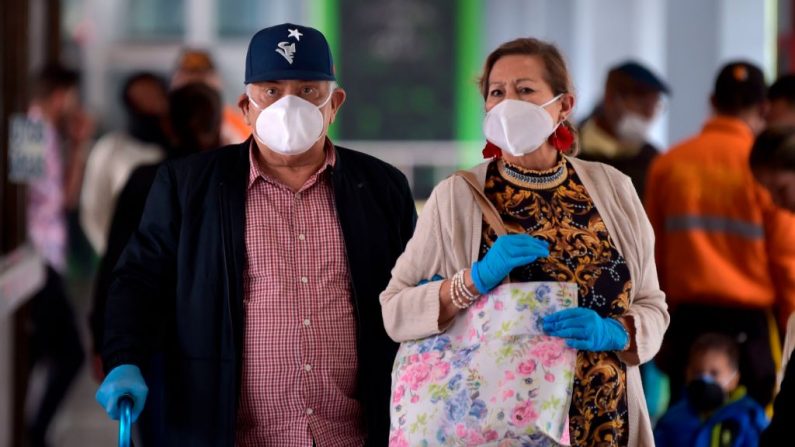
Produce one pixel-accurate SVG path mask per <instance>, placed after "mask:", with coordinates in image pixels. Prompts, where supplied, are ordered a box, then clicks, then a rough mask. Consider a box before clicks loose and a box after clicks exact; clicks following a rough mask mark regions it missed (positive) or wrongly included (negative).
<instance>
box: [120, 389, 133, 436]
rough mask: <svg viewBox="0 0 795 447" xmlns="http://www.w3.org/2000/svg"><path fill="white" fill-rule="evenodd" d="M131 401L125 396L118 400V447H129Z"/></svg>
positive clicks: (128, 396) (129, 397) (127, 395)
mask: <svg viewBox="0 0 795 447" xmlns="http://www.w3.org/2000/svg"><path fill="white" fill-rule="evenodd" d="M133 403H134V402H133V399H132V396H130V395H129V394H125V395H124V396H122V397H121V398H120V399H119V413H120V417H119V447H130V446H131V445H132V442H131V441H130V438H131V435H132V408H133Z"/></svg>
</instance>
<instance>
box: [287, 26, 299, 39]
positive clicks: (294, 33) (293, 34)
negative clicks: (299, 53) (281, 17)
mask: <svg viewBox="0 0 795 447" xmlns="http://www.w3.org/2000/svg"><path fill="white" fill-rule="evenodd" d="M287 31H288V33H287V38H288V39H289V38H291V37H295V40H297V41H299V42H300V41H301V36H303V34H301V33H300V32H299V31H298V28H296V29H290V28H287Z"/></svg>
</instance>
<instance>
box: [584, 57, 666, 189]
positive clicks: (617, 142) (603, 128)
mask: <svg viewBox="0 0 795 447" xmlns="http://www.w3.org/2000/svg"><path fill="white" fill-rule="evenodd" d="M667 94H670V90H669V89H668V86H667V85H665V83H664V82H663V81H662V80H660V79H659V78H658V77H657V76H655V75H654V73H652V72H651V71H650V70H649V69H648V68H646V67H644V66H643V65H641V64H639V63H637V62H634V61H627V62H624V63H622V64H619V65H616V66H615V67H613V68H611V69H610V71H609V72H608V74H607V81H606V82H605V93H604V98H603V100H602V102H601V103H600V104H599V105H598V106H597V107H596V110H594V112H593V114H592V115H591V117H589V118H588V119H587V120H586V121H585V122H584V123H583V124H582V126H581V128H580V147H581V148H582V154H581V155H580V158H583V159H585V160H592V161H599V162H602V163H607V164H609V165H612V166H613V167H615V168H616V169H618V170H619V171H621V172H623V173H624V174H626V175H628V176H629V177H630V178H631V179H632V183H633V184H634V185H635V189H637V191H638V194H639V196H640V197H643V193H644V186H645V183H646V171H647V170H648V168H649V165H650V164H651V162H652V160H654V158H655V157H656V156H657V155H658V154H659V151H658V150H657V148H655V147H654V146H653V145H652V144H651V143H649V142H648V138H649V130H650V129H651V126H652V124H653V123H654V119H655V118H656V116H657V115H658V112H659V109H660V103H661V99H662V95H667Z"/></svg>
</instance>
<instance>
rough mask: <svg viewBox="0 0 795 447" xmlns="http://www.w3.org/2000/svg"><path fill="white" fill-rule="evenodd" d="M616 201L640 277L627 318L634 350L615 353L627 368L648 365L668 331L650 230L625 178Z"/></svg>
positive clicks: (663, 294) (652, 231)
mask: <svg viewBox="0 0 795 447" xmlns="http://www.w3.org/2000/svg"><path fill="white" fill-rule="evenodd" d="M617 192H618V193H619V197H620V198H621V199H623V200H624V201H625V205H624V208H625V212H626V213H627V215H628V218H629V219H628V220H629V222H632V223H633V224H634V225H633V227H634V231H635V232H636V237H635V239H634V240H635V241H637V242H636V245H637V246H636V247H635V251H634V253H636V256H637V257H638V259H637V263H638V268H639V272H640V275H639V277H638V278H637V279H636V280H635V283H634V285H633V287H635V288H636V292H635V298H634V299H633V301H632V303H631V304H630V306H629V311H628V312H627V316H628V317H630V319H631V321H632V324H633V325H634V332H635V345H636V349H635V350H633V351H627V352H622V353H619V357H620V358H621V359H622V360H623V361H624V362H625V363H627V364H629V365H639V364H641V363H645V362H648V361H649V360H651V359H652V358H653V357H654V356H655V355H656V354H657V351H659V350H660V345H661V344H662V339H663V335H665V331H666V329H667V328H668V323H669V321H670V316H669V315H668V305H667V304H666V302H665V293H663V291H662V290H660V283H659V280H658V278H657V267H656V264H655V261H654V230H653V229H652V226H651V223H650V222H649V219H648V217H647V216H646V212H645V211H644V210H643V205H642V204H641V202H640V199H639V198H638V194H637V192H636V191H635V188H634V187H633V186H632V182H631V181H630V180H629V179H628V178H625V179H623V182H622V183H621V185H619V187H618V188H617Z"/></svg>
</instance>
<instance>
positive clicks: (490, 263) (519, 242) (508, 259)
mask: <svg viewBox="0 0 795 447" xmlns="http://www.w3.org/2000/svg"><path fill="white" fill-rule="evenodd" d="M547 256H549V244H548V243H547V242H546V241H543V240H541V239H536V238H534V237H533V236H530V235H528V234H506V235H503V236H499V237H498V238H497V240H496V241H495V242H494V245H492V246H491V249H489V251H487V252H486V256H484V257H483V259H481V260H480V261H477V262H475V263H474V264H472V282H474V283H475V287H477V289H478V292H480V293H481V295H482V294H484V293H488V292H489V290H491V289H493V288H495V287H497V286H498V285H500V283H501V282H502V280H503V279H505V277H506V276H508V274H510V273H511V270H513V269H515V268H516V267H521V266H523V265H527V264H530V263H531V262H533V261H535V260H536V259H538V258H544V257H547Z"/></svg>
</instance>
